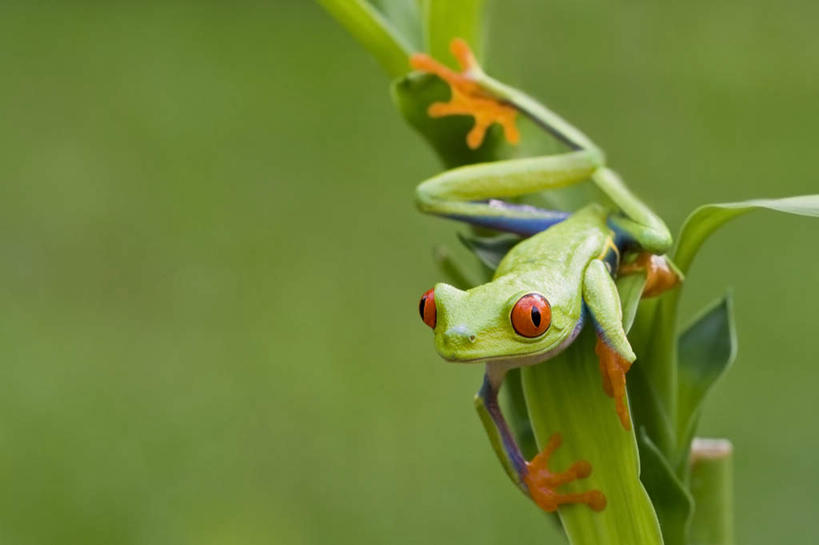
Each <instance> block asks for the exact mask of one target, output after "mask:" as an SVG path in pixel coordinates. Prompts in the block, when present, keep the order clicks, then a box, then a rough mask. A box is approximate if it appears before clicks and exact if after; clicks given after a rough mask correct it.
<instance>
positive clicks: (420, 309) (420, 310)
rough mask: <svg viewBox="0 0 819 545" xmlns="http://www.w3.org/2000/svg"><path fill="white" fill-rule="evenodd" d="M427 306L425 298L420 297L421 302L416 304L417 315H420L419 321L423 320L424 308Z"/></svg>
mask: <svg viewBox="0 0 819 545" xmlns="http://www.w3.org/2000/svg"><path fill="white" fill-rule="evenodd" d="M426 304H427V296H426V295H425V296H423V297H421V302H420V303H418V313H419V314H420V315H421V319H422V320H423V319H424V307H425V306H426Z"/></svg>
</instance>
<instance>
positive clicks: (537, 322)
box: [532, 306, 540, 327]
mask: <svg viewBox="0 0 819 545" xmlns="http://www.w3.org/2000/svg"><path fill="white" fill-rule="evenodd" d="M532 323H533V324H535V327H540V311H539V310H538V309H537V307H535V306H533V307H532Z"/></svg>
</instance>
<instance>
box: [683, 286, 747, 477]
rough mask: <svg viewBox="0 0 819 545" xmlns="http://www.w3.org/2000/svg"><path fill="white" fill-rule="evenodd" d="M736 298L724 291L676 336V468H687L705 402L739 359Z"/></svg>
mask: <svg viewBox="0 0 819 545" xmlns="http://www.w3.org/2000/svg"><path fill="white" fill-rule="evenodd" d="M733 315H734V313H733V300H732V297H731V294H730V293H727V294H725V295H724V296H723V297H721V298H720V299H718V300H717V301H716V302H715V303H713V304H711V305H709V306H708V307H706V309H705V310H704V311H703V312H701V313H700V315H699V316H698V317H697V318H695V319H694V320H693V321H692V323H691V325H689V326H688V328H686V329H685V331H684V332H683V333H682V334H680V336H679V337H678V339H677V366H678V374H677V377H678V396H677V400H678V411H677V418H678V420H677V434H678V444H679V445H680V451H681V454H680V455H679V458H678V460H676V466H677V472H678V474H680V475H682V474H683V473H684V472H685V471H686V470H687V461H688V452H689V446H690V444H691V440H692V439H693V437H694V434H695V433H696V428H697V424H698V422H699V416H700V413H701V411H702V403H703V401H705V398H706V396H707V395H708V393H709V392H710V391H711V389H712V388H713V387H714V385H715V384H716V382H717V381H718V380H719V379H720V377H722V376H723V375H724V374H725V373H726V371H727V370H728V369H729V368H730V366H731V365H732V364H733V362H734V360H735V359H736V352H737V341H736V325H735V323H734V317H733Z"/></svg>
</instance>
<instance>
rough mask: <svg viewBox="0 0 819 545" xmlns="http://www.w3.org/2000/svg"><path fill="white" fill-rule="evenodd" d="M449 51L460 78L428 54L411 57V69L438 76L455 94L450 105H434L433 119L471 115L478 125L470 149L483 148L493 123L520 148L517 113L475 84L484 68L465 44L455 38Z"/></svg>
mask: <svg viewBox="0 0 819 545" xmlns="http://www.w3.org/2000/svg"><path fill="white" fill-rule="evenodd" d="M449 47H450V49H451V51H452V54H453V55H454V56H455V58H456V59H457V60H458V64H460V65H461V73H460V74H459V73H457V72H454V71H452V70H450V69H449V68H447V67H446V66H444V65H443V64H441V63H439V62H438V61H436V60H435V59H433V58H432V57H430V56H429V55H426V54H424V53H415V54H414V55H412V57H410V65H411V66H412V67H413V68H414V69H416V70H420V71H422V72H427V73H429V74H434V75H436V76H438V77H439V78H441V79H442V80H444V81H445V82H446V83H447V84H449V88H450V90H451V92H452V97H451V98H450V100H449V102H436V103H434V104H432V105H430V107H429V109H428V110H427V113H428V114H429V116H430V117H445V116H449V115H471V116H472V117H474V118H475V125H474V126H473V127H472V130H470V131H469V134H467V135H466V144H467V145H468V146H469V148H470V149H477V148H479V147H480V145H481V144H482V143H483V139H484V136H485V135H486V130H487V129H488V128H489V127H490V125H492V123H498V124H499V125H500V126H501V127H503V133H504V135H505V136H506V139H507V140H508V141H509V142H510V143H512V144H517V143H518V141H519V140H520V133H519V132H518V129H517V127H516V126H515V116H516V115H517V110H516V109H515V108H514V107H513V106H511V105H510V104H508V103H505V102H503V101H500V100H498V99H496V98H495V97H493V96H492V95H491V94H489V93H487V92H486V91H484V90H483V89H482V88H481V86H480V85H479V84H478V83H477V82H476V81H475V80H474V78H473V77H472V75H471V73H473V72H475V71H478V72H480V67H479V66H478V62H477V61H476V60H475V56H474V55H473V54H472V51H471V50H470V49H469V46H468V45H467V44H466V42H465V41H463V40H461V39H460V38H455V39H454V40H452V43H451V44H450V46H449Z"/></svg>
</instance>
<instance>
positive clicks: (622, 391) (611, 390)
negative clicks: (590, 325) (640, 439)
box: [594, 337, 631, 430]
mask: <svg viewBox="0 0 819 545" xmlns="http://www.w3.org/2000/svg"><path fill="white" fill-rule="evenodd" d="M594 353H595V354H597V357H598V358H599V360H600V375H601V376H602V377H603V391H604V392H606V395H607V396H609V397H613V398H614V403H615V407H616V409H617V416H618V417H619V418H620V423H621V424H622V425H623V427H624V428H625V429H626V430H630V429H631V420H630V418H629V415H628V407H626V373H627V372H628V370H629V368H631V362H629V361H628V360H627V359H625V358H623V357H622V356H621V355H620V354H618V353H617V352H615V351H614V350H613V349H612V348H611V347H610V346H609V345H608V344H606V341H604V340H603V339H601V338H600V337H597V344H596V345H595V347H594Z"/></svg>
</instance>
